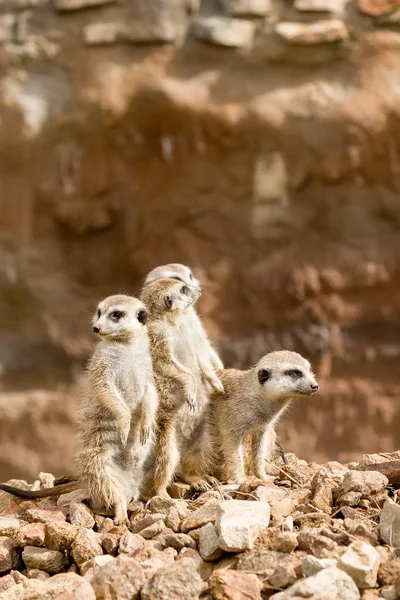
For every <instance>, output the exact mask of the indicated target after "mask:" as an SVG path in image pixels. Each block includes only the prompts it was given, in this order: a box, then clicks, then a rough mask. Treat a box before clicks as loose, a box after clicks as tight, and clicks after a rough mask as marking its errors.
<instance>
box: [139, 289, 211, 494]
mask: <svg viewBox="0 0 400 600" xmlns="http://www.w3.org/2000/svg"><path fill="white" fill-rule="evenodd" d="M199 296H200V290H199V288H198V287H191V286H188V285H186V284H184V283H182V282H180V281H176V279H157V280H156V281H154V282H152V283H149V284H147V285H146V286H145V287H144V288H143V290H142V293H141V296H140V298H141V300H142V301H143V302H144V304H145V305H146V306H147V308H148V310H149V320H148V332H149V337H150V342H151V354H152V359H153V371H154V375H155V383H156V387H157V391H158V396H159V406H158V412H157V440H156V445H155V450H154V456H153V460H152V462H151V467H150V477H149V480H150V481H149V483H148V486H149V487H151V488H152V489H151V491H152V492H154V493H155V494H156V495H157V496H163V497H169V495H168V492H167V488H168V486H169V484H170V483H171V482H172V480H173V477H174V475H175V473H176V471H177V470H178V471H179V473H180V474H181V476H182V478H183V479H184V480H185V481H187V482H188V483H192V484H195V483H196V482H198V481H200V480H201V477H200V476H199V474H198V466H199V462H200V456H199V455H198V454H197V452H196V454H195V455H194V454H193V441H194V439H195V438H196V440H197V443H198V444H200V445H201V443H202V435H201V432H200V429H201V427H202V425H203V423H202V422H201V420H202V416H203V414H204V409H205V407H206V405H207V403H208V394H207V392H206V390H205V386H204V383H203V381H204V380H206V381H209V382H210V383H211V385H213V386H214V389H218V390H219V391H220V393H222V385H221V382H220V381H219V379H218V378H217V377H216V375H215V373H214V371H213V370H212V369H211V367H210V366H208V367H207V368H208V371H206V372H205V371H204V369H205V365H204V364H201V365H200V364H199V361H198V359H197V356H196V348H195V346H194V344H193V340H192V338H191V336H190V335H188V334H186V332H185V328H184V327H181V326H180V325H181V323H180V321H181V319H182V316H183V315H184V313H185V311H186V310H187V309H188V308H189V307H191V306H192V305H193V304H194V303H195V302H196V300H197V299H198V297H199ZM149 493H150V492H149V490H148V494H149Z"/></svg>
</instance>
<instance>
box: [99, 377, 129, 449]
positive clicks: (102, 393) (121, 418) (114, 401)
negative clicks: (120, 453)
mask: <svg viewBox="0 0 400 600" xmlns="http://www.w3.org/2000/svg"><path fill="white" fill-rule="evenodd" d="M96 387H97V389H96V394H97V398H98V400H99V401H100V403H101V404H103V405H104V406H105V407H106V408H107V409H108V410H109V411H110V413H111V414H112V415H113V416H114V418H115V420H116V423H117V425H116V429H117V433H118V438H119V440H120V442H121V444H122V446H123V447H125V446H126V443H127V440H128V436H129V431H130V427H131V411H130V410H129V408H128V407H127V405H126V404H125V402H124V400H123V398H122V396H121V394H120V393H119V391H118V389H117V387H116V385H114V384H113V383H108V385H107V386H101V388H100V389H99V387H98V386H96Z"/></svg>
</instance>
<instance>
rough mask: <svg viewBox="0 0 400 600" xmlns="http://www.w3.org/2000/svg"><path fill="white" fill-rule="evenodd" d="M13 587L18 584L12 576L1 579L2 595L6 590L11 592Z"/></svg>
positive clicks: (0, 588) (0, 590)
mask: <svg viewBox="0 0 400 600" xmlns="http://www.w3.org/2000/svg"><path fill="white" fill-rule="evenodd" d="M13 585H16V583H15V581H14V578H13V577H11V575H4V577H0V594H1V593H2V592H5V591H6V590H9V589H10V587H12V586H13Z"/></svg>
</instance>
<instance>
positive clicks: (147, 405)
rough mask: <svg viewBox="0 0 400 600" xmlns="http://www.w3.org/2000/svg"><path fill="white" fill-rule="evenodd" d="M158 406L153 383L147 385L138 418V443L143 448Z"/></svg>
mask: <svg viewBox="0 0 400 600" xmlns="http://www.w3.org/2000/svg"><path fill="white" fill-rule="evenodd" d="M157 406H158V395H157V390H156V388H155V385H154V383H153V382H149V383H148V384H147V389H146V392H145V396H144V398H143V402H142V407H141V416H140V443H141V445H142V446H144V445H145V444H146V443H147V441H148V439H149V437H150V433H151V430H152V428H153V426H154V422H155V418H156V412H157Z"/></svg>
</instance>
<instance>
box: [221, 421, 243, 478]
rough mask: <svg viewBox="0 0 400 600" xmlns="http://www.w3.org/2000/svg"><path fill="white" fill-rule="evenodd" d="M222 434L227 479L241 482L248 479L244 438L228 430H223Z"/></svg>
mask: <svg viewBox="0 0 400 600" xmlns="http://www.w3.org/2000/svg"><path fill="white" fill-rule="evenodd" d="M220 434H221V448H222V453H223V455H224V461H225V468H224V471H225V479H226V480H227V481H228V482H233V483H241V482H242V481H244V480H245V479H246V474H245V471H244V458H243V444H242V439H241V438H240V437H239V436H235V435H233V434H232V433H228V432H222V431H221V432H220Z"/></svg>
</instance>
